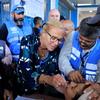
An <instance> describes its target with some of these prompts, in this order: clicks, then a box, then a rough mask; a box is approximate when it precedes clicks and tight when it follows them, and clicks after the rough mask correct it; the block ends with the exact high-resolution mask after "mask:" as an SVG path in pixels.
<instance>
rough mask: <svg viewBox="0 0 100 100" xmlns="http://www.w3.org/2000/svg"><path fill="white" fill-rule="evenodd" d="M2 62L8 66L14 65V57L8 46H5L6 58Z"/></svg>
mask: <svg viewBox="0 0 100 100" xmlns="http://www.w3.org/2000/svg"><path fill="white" fill-rule="evenodd" d="M2 62H3V63H4V64H6V65H9V64H11V63H12V55H11V52H10V49H9V48H8V46H7V45H5V57H4V58H3V59H2Z"/></svg>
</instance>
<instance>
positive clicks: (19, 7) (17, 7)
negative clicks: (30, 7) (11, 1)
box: [11, 5, 24, 14]
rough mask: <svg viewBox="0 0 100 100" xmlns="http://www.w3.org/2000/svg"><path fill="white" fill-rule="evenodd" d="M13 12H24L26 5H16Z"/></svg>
mask: <svg viewBox="0 0 100 100" xmlns="http://www.w3.org/2000/svg"><path fill="white" fill-rule="evenodd" d="M11 13H17V14H20V13H24V7H23V6H21V5H15V6H13V7H12V9H11Z"/></svg>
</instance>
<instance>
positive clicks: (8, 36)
mask: <svg viewBox="0 0 100 100" xmlns="http://www.w3.org/2000/svg"><path fill="white" fill-rule="evenodd" d="M24 12H25V9H24V7H23V6H22V5H19V4H18V5H15V6H14V7H12V9H11V18H10V19H9V20H7V21H6V22H5V23H4V24H3V25H2V26H1V28H0V34H1V35H0V39H2V40H5V41H6V43H7V45H8V46H9V48H10V50H11V53H12V55H13V62H18V58H19V53H20V41H21V39H22V37H24V36H26V35H29V34H32V28H31V26H30V25H29V24H28V23H26V22H24Z"/></svg>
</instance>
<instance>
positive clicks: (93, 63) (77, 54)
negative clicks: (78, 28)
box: [70, 32, 100, 82]
mask: <svg viewBox="0 0 100 100" xmlns="http://www.w3.org/2000/svg"><path fill="white" fill-rule="evenodd" d="M81 54H82V48H81V47H80V44H79V32H75V34H74V38H73V43H72V52H71V58H70V63H71V65H72V67H73V68H74V69H75V70H80V72H84V74H85V79H86V80H89V81H93V82H94V81H96V72H97V63H98V61H99V59H100V40H99V39H98V40H97V41H96V44H95V46H94V47H93V48H92V50H91V51H90V52H89V54H88V57H87V59H85V65H84V68H83V69H81V67H82V66H81V63H82V61H81Z"/></svg>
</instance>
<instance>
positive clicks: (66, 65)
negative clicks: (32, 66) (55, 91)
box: [58, 34, 74, 76]
mask: <svg viewBox="0 0 100 100" xmlns="http://www.w3.org/2000/svg"><path fill="white" fill-rule="evenodd" d="M71 48H72V34H70V35H69V36H68V37H67V38H66V41H65V43H64V45H63V47H62V49H61V51H60V55H59V62H58V64H59V69H60V71H61V72H62V73H64V75H65V76H67V75H68V73H69V72H71V71H73V70H74V69H73V68H72V66H71V64H70V62H69V59H70V53H71Z"/></svg>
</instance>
